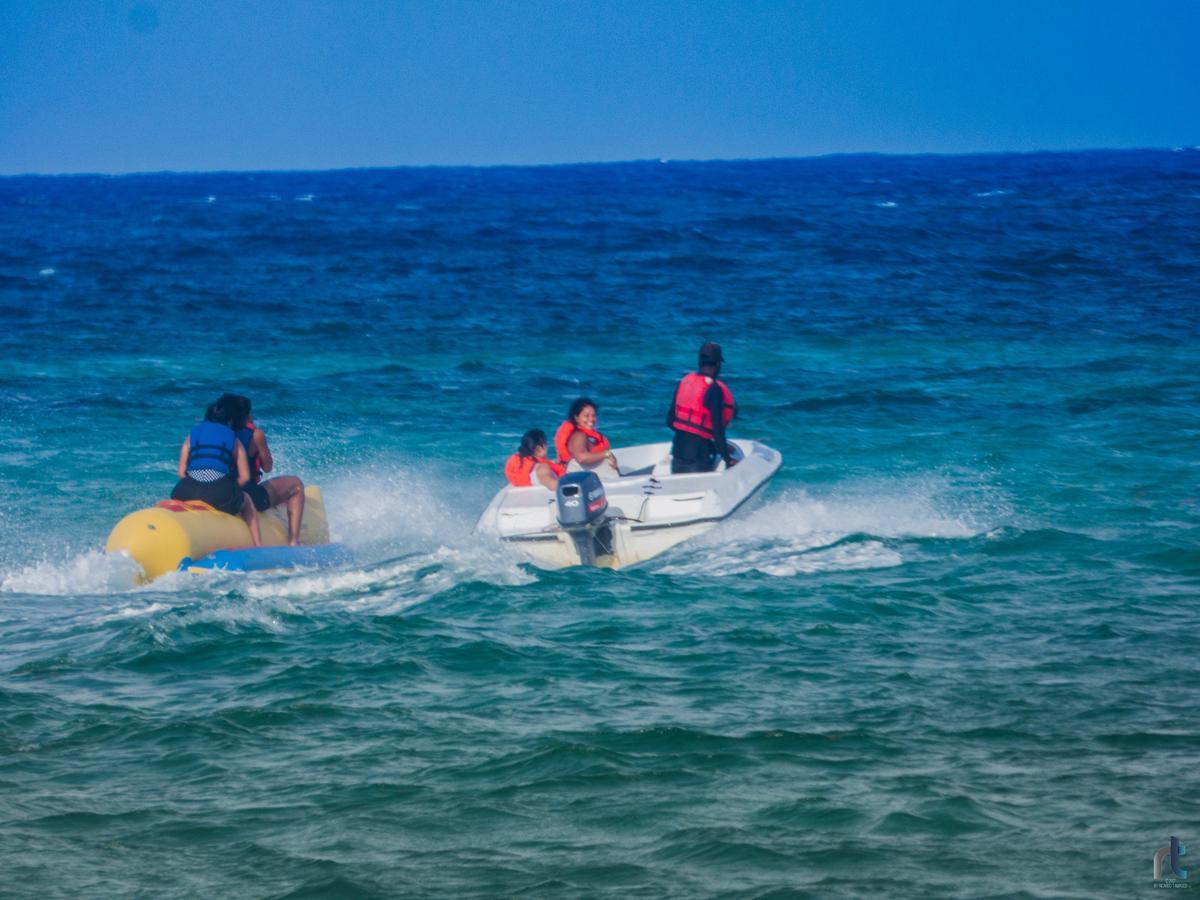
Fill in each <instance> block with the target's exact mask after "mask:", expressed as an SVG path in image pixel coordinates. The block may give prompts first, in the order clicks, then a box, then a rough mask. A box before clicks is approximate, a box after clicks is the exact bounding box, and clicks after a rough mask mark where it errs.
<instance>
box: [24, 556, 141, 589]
mask: <svg viewBox="0 0 1200 900" xmlns="http://www.w3.org/2000/svg"><path fill="white" fill-rule="evenodd" d="M140 573H141V569H140V567H139V566H138V564H137V563H135V562H134V561H133V560H132V559H130V558H129V557H128V556H123V555H110V554H108V553H105V552H103V551H102V550H89V551H87V552H86V553H81V554H79V555H77V556H73V557H71V558H70V559H66V560H61V561H53V560H42V561H40V562H37V563H32V564H30V565H26V566H23V567H21V568H19V569H16V570H15V571H12V572H3V573H0V592H9V593H23V594H37V595H42V596H58V597H65V596H74V595H77V594H116V593H122V592H125V591H132V590H135V589H136V588H137V579H138V575H139V574H140Z"/></svg>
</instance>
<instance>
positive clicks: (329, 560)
mask: <svg viewBox="0 0 1200 900" xmlns="http://www.w3.org/2000/svg"><path fill="white" fill-rule="evenodd" d="M353 561H354V554H352V553H351V552H350V550H349V548H348V547H346V545H345V544H316V545H312V546H306V547H244V548H242V549H240V550H217V551H216V552H214V553H210V554H208V556H205V557H203V558H202V559H197V560H192V559H190V558H188V557H184V558H183V559H182V560H181V561H180V563H179V571H181V572H199V571H206V570H210V571H211V570H222V571H226V572H262V571H266V570H269V569H296V568H300V567H304V568H312V569H327V568H330V567H331V566H341V565H345V564H346V563H350V562H353Z"/></svg>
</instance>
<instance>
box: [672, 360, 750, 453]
mask: <svg viewBox="0 0 1200 900" xmlns="http://www.w3.org/2000/svg"><path fill="white" fill-rule="evenodd" d="M714 381H716V382H717V385H718V386H719V387H720V388H721V393H722V394H723V395H724V398H725V404H724V406H725V408H724V410H723V411H722V413H721V418H722V419H723V420H724V423H725V425H729V423H730V422H732V421H733V413H734V410H735V409H736V407H735V405H734V402H733V394H732V392H730V390H729V388H728V387H726V386H725V382H723V381H717V379H715V378H710V377H709V376H708V375H701V374H700V373H699V372H689V373H688V374H687V375H684V376H683V378H682V379H681V380H680V382H679V387H677V388H676V389H675V414H674V416H673V417H672V418H673V421H672V422H671V427H672V428H674V429H675V430H676V431H686V432H688V433H689V434H697V435H699V436H700V437H703V438H708V439H709V440H710V441H711V440H712V439H713V420H712V413H710V412H709V411H708V407H707V406H705V405H704V395H705V394H707V393H708V389H709V387H710V386H711V385H712V383H713V382H714Z"/></svg>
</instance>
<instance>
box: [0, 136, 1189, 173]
mask: <svg viewBox="0 0 1200 900" xmlns="http://www.w3.org/2000/svg"><path fill="white" fill-rule="evenodd" d="M1192 151H1200V144H1197V145H1186V144H1180V145H1177V146H1174V147H1083V148H1074V149H1062V148H1059V149H1051V148H1046V149H1036V150H977V151H967V152H945V151H915V152H908V153H891V152H885V151H878V150H839V151H835V152H830V153H814V154H809V155H797V156H729V157H720V156H714V157H687V158H684V157H643V158H635V159H613V160H574V161H564V162H539V163H403V164H398V165H361V166H331V167H328V168H308V167H296V168H261V169H259V168H249V169H234V168H216V169H186V168H183V169H172V168H166V169H131V170H129V171H99V170H97V171H76V172H0V180H15V179H22V178H145V177H160V176H164V175H180V176H190V175H318V174H333V173H340V172H393V171H398V170H414V171H417V170H420V171H427V170H430V169H436V170H447V171H454V170H494V169H567V168H588V167H600V166H604V167H613V166H642V165H724V164H731V163H773V162H803V161H814V160H829V159H860V158H872V159H929V158H932V159H979V158H1008V157H1036V156H1084V155H1091V154H1133V153H1186V152H1192Z"/></svg>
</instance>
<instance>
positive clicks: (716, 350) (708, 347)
mask: <svg viewBox="0 0 1200 900" xmlns="http://www.w3.org/2000/svg"><path fill="white" fill-rule="evenodd" d="M724 361H725V357H724V356H722V355H721V345H720V344H717V343H714V342H713V341H709V342H708V343H707V344H705V345H704V346H703V347H701V348H700V365H702V366H717V365H720V364H721V363H723V362H724Z"/></svg>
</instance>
